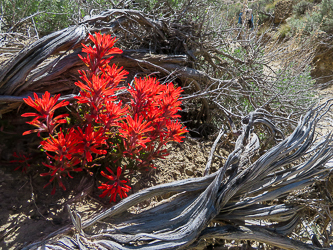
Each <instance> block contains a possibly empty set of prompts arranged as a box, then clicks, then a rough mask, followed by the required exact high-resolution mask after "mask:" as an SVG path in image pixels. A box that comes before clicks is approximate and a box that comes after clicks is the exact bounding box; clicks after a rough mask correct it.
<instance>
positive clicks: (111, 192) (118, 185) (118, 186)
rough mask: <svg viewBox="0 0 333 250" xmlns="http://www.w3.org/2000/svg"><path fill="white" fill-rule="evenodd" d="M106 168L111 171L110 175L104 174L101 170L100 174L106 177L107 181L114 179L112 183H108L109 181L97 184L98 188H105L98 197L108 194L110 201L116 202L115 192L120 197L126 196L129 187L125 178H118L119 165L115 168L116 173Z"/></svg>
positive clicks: (119, 172) (119, 173) (119, 174)
mask: <svg viewBox="0 0 333 250" xmlns="http://www.w3.org/2000/svg"><path fill="white" fill-rule="evenodd" d="M106 169H107V170H108V171H109V172H110V173H111V175H107V174H105V173H104V172H103V171H101V174H102V175H103V176H104V177H106V178H108V179H109V181H114V183H113V184H112V185H109V184H108V183H109V181H108V182H107V183H102V184H101V186H99V187H98V188H99V189H105V190H104V191H103V193H102V194H100V197H101V198H103V197H105V196H110V202H111V201H113V202H116V197H117V194H119V196H120V198H121V199H122V198H125V197H127V194H126V193H127V192H128V191H129V190H130V189H131V187H130V186H128V185H126V184H125V183H126V182H127V181H126V180H120V176H121V167H118V168H117V175H115V174H114V173H113V172H112V170H111V169H110V168H108V167H106Z"/></svg>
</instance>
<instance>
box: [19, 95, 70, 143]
mask: <svg viewBox="0 0 333 250" xmlns="http://www.w3.org/2000/svg"><path fill="white" fill-rule="evenodd" d="M34 97H35V100H33V99H32V98H31V97H30V96H29V97H28V98H24V99H23V100H24V102H25V103H26V104H28V105H29V106H30V107H33V108H34V109H36V110H37V111H38V112H39V114H37V113H25V114H23V115H22V117H30V116H35V118H34V119H33V120H32V121H31V122H27V123H28V124H31V125H34V126H36V127H38V129H34V130H29V131H26V132H24V133H23V135H26V134H30V133H32V132H38V136H39V135H40V133H41V132H48V133H50V134H52V133H53V130H54V129H55V128H56V124H60V123H66V122H67V121H66V119H63V118H65V117H67V116H68V114H62V115H58V116H57V117H55V118H53V115H54V111H55V110H56V109H58V108H61V107H64V106H67V105H68V104H69V102H68V101H64V100H63V101H61V102H59V103H58V104H56V103H57V102H58V99H59V97H60V94H58V95H56V96H53V97H50V93H49V92H47V91H46V92H45V94H44V95H43V96H42V98H39V97H38V95H37V94H36V93H34ZM39 119H41V120H39Z"/></svg>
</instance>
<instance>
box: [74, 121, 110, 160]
mask: <svg viewBox="0 0 333 250" xmlns="http://www.w3.org/2000/svg"><path fill="white" fill-rule="evenodd" d="M75 135H76V138H77V140H78V143H77V145H76V146H75V150H76V151H77V152H78V153H81V154H82V155H83V157H85V158H86V159H87V161H88V162H91V161H92V155H91V153H95V154H106V153H107V151H106V150H103V149H99V148H100V147H102V146H103V145H106V139H107V137H106V136H104V129H103V128H99V130H97V131H94V129H93V127H92V126H91V124H88V126H87V127H86V129H85V131H84V132H83V131H82V129H81V128H80V127H78V130H76V132H75Z"/></svg>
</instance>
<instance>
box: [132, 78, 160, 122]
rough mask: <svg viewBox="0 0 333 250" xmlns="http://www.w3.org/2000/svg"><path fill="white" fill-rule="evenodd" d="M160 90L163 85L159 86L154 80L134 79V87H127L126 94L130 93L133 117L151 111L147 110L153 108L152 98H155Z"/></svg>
mask: <svg viewBox="0 0 333 250" xmlns="http://www.w3.org/2000/svg"><path fill="white" fill-rule="evenodd" d="M162 88H163V85H161V84H160V83H159V82H158V81H157V80H156V78H153V77H147V78H135V81H134V87H132V86H129V89H128V92H130V94H131V96H132V98H133V99H132V100H131V104H132V107H133V115H135V114H144V113H145V112H150V111H152V110H149V108H150V109H151V108H153V107H154V103H153V102H152V101H153V99H154V96H156V95H157V94H158V93H159V92H160V91H161V90H162ZM147 107H148V109H147Z"/></svg>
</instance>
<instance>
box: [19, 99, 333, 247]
mask: <svg viewBox="0 0 333 250" xmlns="http://www.w3.org/2000/svg"><path fill="white" fill-rule="evenodd" d="M330 107H331V106H329V105H328V102H327V103H325V104H323V105H322V106H320V107H319V108H316V109H313V110H310V111H309V112H307V114H306V115H305V116H304V118H302V119H301V120H300V121H299V124H298V126H297V127H296V129H295V130H294V132H293V133H292V134H291V135H290V136H289V137H287V138H286V139H284V140H283V141H281V142H280V143H279V144H278V145H276V146H275V147H273V148H271V149H270V150H268V151H267V152H266V153H265V154H263V155H262V156H261V157H260V158H259V159H258V160H256V161H255V162H253V163H252V162H251V160H249V158H250V157H251V155H253V152H255V151H256V150H258V147H259V142H258V137H257V136H256V135H255V134H254V133H253V132H252V128H253V124H254V123H255V122H256V116H255V115H254V114H253V113H251V114H250V115H249V117H248V120H246V119H245V120H246V121H245V124H243V129H242V134H241V135H240V136H239V137H238V140H237V142H236V146H235V150H234V151H233V152H232V153H231V154H230V155H229V157H228V159H227V161H226V163H225V164H224V166H223V167H222V168H220V169H219V170H218V171H217V172H216V173H213V174H210V175H207V176H204V177H201V178H192V179H187V180H181V181H176V182H172V183H168V184H163V185H159V186H155V187H151V188H148V189H145V190H142V191H140V192H138V193H136V194H133V195H131V196H130V197H128V198H126V199H124V200H122V201H121V202H120V203H118V204H117V205H115V206H114V207H112V208H110V209H108V210H106V211H104V212H102V213H100V214H98V215H97V216H95V217H93V218H91V219H89V220H87V221H84V222H82V223H81V218H80V216H79V215H78V214H77V213H75V212H72V211H71V212H70V213H71V217H72V220H73V223H74V226H75V229H76V231H77V233H76V234H74V235H73V236H69V233H70V231H71V229H72V228H71V227H66V228H63V229H61V230H59V231H57V232H55V233H53V234H52V235H49V237H48V238H47V239H44V240H43V241H40V242H36V243H34V244H31V245H30V246H27V247H26V248H24V249H76V248H84V247H87V248H88V247H91V248H93V249H177V248H185V247H186V248H187V249H188V248H197V247H198V246H200V244H201V242H202V241H201V240H202V239H209V238H221V239H228V240H230V239H233V240H256V241H260V242H265V243H267V244H270V245H272V246H277V247H280V248H284V249H316V247H314V246H312V245H309V244H305V243H302V242H300V241H297V240H292V239H289V238H288V237H286V235H287V234H290V233H291V232H292V231H293V230H294V228H295V227H296V226H297V225H298V224H299V218H301V217H302V210H303V209H304V205H301V204H293V203H289V204H286V203H285V200H286V199H285V198H286V197H287V196H288V195H289V194H290V193H292V192H296V191H300V190H302V189H303V188H305V187H307V186H310V185H313V184H315V183H316V182H317V181H319V180H321V179H323V178H325V177H327V176H328V174H329V173H330V172H331V170H332V165H330V164H326V163H327V162H328V161H329V159H330V158H332V156H333V145H332V136H331V135H330V134H329V135H327V136H325V137H323V139H322V140H321V141H319V142H317V141H316V140H315V126H316V123H317V122H318V120H319V119H320V118H321V115H320V112H324V113H326V112H328V110H329V108H330ZM227 170H228V172H229V174H227ZM170 192H172V193H176V194H175V195H174V196H172V197H171V198H170V199H169V200H167V202H164V203H162V204H159V205H157V206H155V207H154V208H151V209H148V210H146V211H143V212H141V213H139V214H133V213H130V212H128V211H127V210H128V209H129V208H131V207H132V206H134V205H137V204H139V203H140V202H142V201H144V200H147V199H149V198H152V197H154V196H159V195H163V194H167V193H170ZM295 196H297V194H296V193H295ZM277 199H278V200H277ZM281 201H282V203H281ZM249 221H252V223H254V224H255V225H254V226H246V224H245V223H246V222H249ZM212 222H214V223H218V225H219V226H216V227H208V225H210V224H211V223H212ZM260 222H263V224H264V225H263V226H259V225H260ZM215 225H217V224H215ZM51 237H53V238H51ZM50 238H51V239H50ZM44 247H45V248H44Z"/></svg>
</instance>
